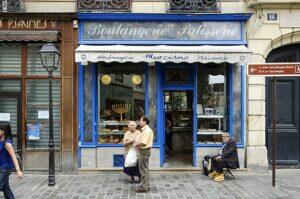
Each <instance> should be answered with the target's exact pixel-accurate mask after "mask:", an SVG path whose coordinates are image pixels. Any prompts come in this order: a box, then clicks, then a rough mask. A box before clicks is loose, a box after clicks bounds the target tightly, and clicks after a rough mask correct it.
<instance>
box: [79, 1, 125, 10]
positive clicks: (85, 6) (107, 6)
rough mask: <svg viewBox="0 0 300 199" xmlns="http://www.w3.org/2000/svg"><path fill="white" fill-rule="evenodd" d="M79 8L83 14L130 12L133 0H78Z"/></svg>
mask: <svg viewBox="0 0 300 199" xmlns="http://www.w3.org/2000/svg"><path fill="white" fill-rule="evenodd" d="M77 8H78V10H79V11H83V12H109V11H117V12H129V11H131V0H78V1H77Z"/></svg>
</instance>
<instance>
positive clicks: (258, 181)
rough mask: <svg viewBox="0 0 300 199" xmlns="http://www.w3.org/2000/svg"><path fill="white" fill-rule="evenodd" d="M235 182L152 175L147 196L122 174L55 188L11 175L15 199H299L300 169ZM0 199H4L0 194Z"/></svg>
mask: <svg viewBox="0 0 300 199" xmlns="http://www.w3.org/2000/svg"><path fill="white" fill-rule="evenodd" d="M234 175H235V177H236V180H233V179H231V178H230V177H228V178H227V180H226V181H224V182H221V183H216V182H213V181H212V180H210V179H208V178H207V177H206V176H204V175H202V174H201V172H195V171H193V172H163V171H160V172H158V171H156V172H151V190H150V192H149V193H135V191H134V188H135V186H136V185H134V184H129V183H128V181H127V179H128V178H127V177H126V176H125V175H124V174H123V173H121V172H100V173H94V174H90V173H89V174H79V175H62V174H58V175H57V176H56V186H55V187H48V186H47V175H42V174H26V175H25V178H24V179H23V180H20V181H19V180H18V179H17V178H16V176H15V175H12V176H11V181H10V184H11V186H12V189H13V191H14V193H15V196H16V198H17V199H19V198H20V199H23V198H24V199H27V198H28V199H30V198H32V199H46V198H51V199H52V198H53V199H56V198H57V199H59V198H72V199H90V198H99V199H101V198H103V199H106V198H107V199H125V198H134V199H135V198H136V199H140V198H141V199H151V198H153V199H159V198H163V199H173V198H174V199H175V198H180V199H183V198H186V199H189V198H191V199H192V198H224V199H225V198H256V199H261V198H300V170H299V169H294V170H284V169H281V170H277V184H276V187H275V188H273V187H272V186H271V172H268V173H267V172H265V173H253V172H251V173H250V172H246V171H239V172H234ZM0 198H3V195H2V193H0Z"/></svg>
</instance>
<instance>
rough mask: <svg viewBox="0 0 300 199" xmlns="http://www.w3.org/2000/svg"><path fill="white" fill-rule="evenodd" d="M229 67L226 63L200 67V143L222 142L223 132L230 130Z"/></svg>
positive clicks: (198, 129) (198, 106) (198, 116)
mask: <svg viewBox="0 0 300 199" xmlns="http://www.w3.org/2000/svg"><path fill="white" fill-rule="evenodd" d="M227 68H228V67H227V65H226V64H206V65H201V66H199V67H198V74H197V75H198V83H197V86H198V104H197V120H198V128H197V141H198V144H214V143H221V142H222V132H223V131H228V125H227V121H228V120H227V117H228V116H227V115H228V114H227V112H228V111H227V110H228V108H227V102H228V97H227V83H226V82H227V79H228V78H227V75H226V74H227Z"/></svg>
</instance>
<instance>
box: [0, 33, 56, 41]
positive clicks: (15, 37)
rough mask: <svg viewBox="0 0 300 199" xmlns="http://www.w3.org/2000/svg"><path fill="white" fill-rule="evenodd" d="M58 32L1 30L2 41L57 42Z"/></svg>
mask: <svg viewBox="0 0 300 199" xmlns="http://www.w3.org/2000/svg"><path fill="white" fill-rule="evenodd" d="M57 35H58V32H57V31H33V30H0V41H45V42H55V41H57Z"/></svg>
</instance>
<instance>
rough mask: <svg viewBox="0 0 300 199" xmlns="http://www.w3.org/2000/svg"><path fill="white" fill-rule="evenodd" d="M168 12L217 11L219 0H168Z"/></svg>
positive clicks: (218, 10) (218, 9)
mask: <svg viewBox="0 0 300 199" xmlns="http://www.w3.org/2000/svg"><path fill="white" fill-rule="evenodd" d="M170 12H174V13H175V12H176V13H178V12H185V13H218V12H220V0H170Z"/></svg>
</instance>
